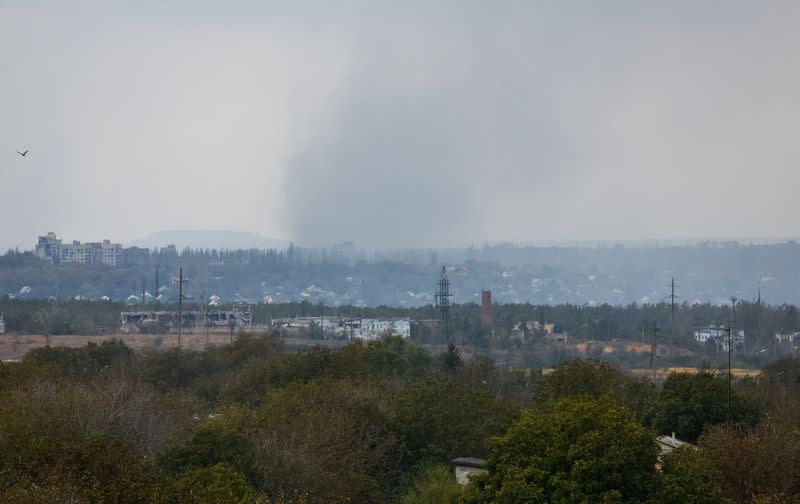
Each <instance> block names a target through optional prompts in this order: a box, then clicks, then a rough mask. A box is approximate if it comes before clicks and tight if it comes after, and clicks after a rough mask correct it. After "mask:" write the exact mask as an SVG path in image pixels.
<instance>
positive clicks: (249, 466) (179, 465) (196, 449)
mask: <svg viewBox="0 0 800 504" xmlns="http://www.w3.org/2000/svg"><path fill="white" fill-rule="evenodd" d="M214 423H219V422H214ZM222 463H225V464H228V466H230V467H232V468H234V469H235V470H236V471H237V472H238V473H240V474H242V475H244V476H245V477H246V478H247V480H248V481H249V482H250V484H252V485H254V486H258V485H260V484H261V482H262V481H261V475H260V473H259V472H258V470H257V468H256V465H255V451H254V450H253V447H252V446H251V445H250V443H249V442H248V441H247V439H246V438H245V437H244V436H242V435H241V434H238V433H236V432H230V431H228V430H224V429H223V428H222V426H219V427H218V426H214V425H212V426H208V427H205V428H202V429H201V430H199V431H198V432H196V433H195V434H194V436H192V438H191V439H190V440H189V441H188V442H187V443H186V444H184V445H181V446H177V447H174V448H172V449H170V450H168V451H167V452H165V453H164V454H163V455H162V456H161V459H160V461H159V465H160V466H161V467H162V468H164V469H165V470H166V471H167V472H168V473H171V474H173V475H174V474H179V473H182V472H185V471H188V470H193V469H199V468H203V467H211V466H215V465H217V464H222Z"/></svg>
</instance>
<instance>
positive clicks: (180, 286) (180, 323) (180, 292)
mask: <svg viewBox="0 0 800 504" xmlns="http://www.w3.org/2000/svg"><path fill="white" fill-rule="evenodd" d="M179 271H180V273H179V276H178V349H180V348H181V330H182V329H183V266H181V267H180V270H179Z"/></svg>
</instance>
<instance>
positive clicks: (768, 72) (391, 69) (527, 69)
mask: <svg viewBox="0 0 800 504" xmlns="http://www.w3.org/2000/svg"><path fill="white" fill-rule="evenodd" d="M798 22H800V6H798V5H796V4H794V3H790V2H769V7H766V8H765V6H764V5H763V4H762V3H754V2H744V1H726V2H704V3H702V4H698V3H697V2H670V3H665V4H663V5H660V6H655V5H652V4H649V3H647V4H645V3H641V2H623V1H611V2H603V3H602V5H600V4H597V3H596V2H571V3H569V5H568V4H566V3H564V2H535V3H528V2H515V1H503V2H491V3H486V2H478V1H458V2H456V1H440V2H436V3H435V4H434V5H431V3H430V2H422V1H416V0H414V1H409V2H402V3H400V2H394V3H389V2H367V1H357V0H354V1H348V2H338V3H337V7H336V8H333V7H332V6H331V5H329V4H328V3H326V2H313V1H307V2H277V1H275V2H247V1H242V2H232V3H226V4H225V5H224V6H221V5H217V4H216V3H214V2H191V3H188V2H172V3H169V4H165V3H163V2H152V1H146V2H137V3H135V4H132V3H129V2H110V3H109V2H79V3H77V4H75V5H72V4H71V5H70V6H69V7H67V6H66V5H64V4H63V3H62V2H55V1H47V0H44V1H38V2H27V1H25V2H22V1H8V0H7V1H4V2H2V3H0V65H2V67H3V68H6V69H13V71H6V72H4V76H3V79H2V80H1V81H0V110H2V111H3V113H2V114H0V138H3V142H2V145H3V152H2V154H1V155H0V170H2V190H3V197H2V198H0V215H2V216H3V217H2V221H3V226H2V233H0V248H4V249H5V248H8V247H22V248H29V247H30V242H31V237H32V236H33V235H34V234H36V233H40V234H41V233H45V232H47V231H56V232H58V233H59V235H62V236H75V237H89V236H96V237H107V238H110V239H112V240H115V241H121V242H124V243H130V242H133V241H135V240H137V239H141V238H144V237H146V236H147V235H149V234H150V233H152V232H155V231H158V230H163V229H229V230H242V231H250V232H255V233H258V234H260V235H263V236H268V237H271V238H275V239H279V240H283V241H291V240H294V241H295V242H297V243H299V244H302V245H304V246H319V245H332V244H335V243H339V242H343V241H352V242H354V243H356V245H357V246H362V247H377V248H383V247H386V248H390V247H432V246H465V245H469V244H477V245H480V244H483V243H486V242H499V241H515V242H522V243H532V242H536V241H537V240H552V241H581V240H586V241H596V240H609V241H613V240H641V239H645V240H646V239H703V238H708V237H711V238H717V237H728V238H744V237H749V238H755V239H764V238H790V237H793V236H797V234H798V233H797V228H796V225H795V223H794V220H795V219H794V216H795V215H797V213H798V211H800V200H798V198H796V197H794V191H795V187H796V186H797V185H798V182H800V180H798V179H799V178H800V174H799V173H800V172H798V170H796V169H795V167H796V166H797V165H798V161H800V150H799V149H798V143H797V142H796V141H795V139H794V136H793V133H794V131H795V130H796V129H797V128H796V122H797V117H798V110H797V109H798V103H799V102H798V100H797V99H796V95H797V92H798V91H797V90H798V89H800V75H799V74H798V70H797V68H796V66H795V65H791V64H787V62H790V61H792V60H793V59H794V55H795V54H797V52H798V49H800V39H799V37H800V35H798V32H797V30H796V26H797V25H798ZM28 148H29V149H30V153H29V154H28V155H27V156H26V157H24V158H23V157H20V156H18V155H17V154H16V153H15V150H17V149H19V150H21V151H24V150H25V149H28ZM12 217H13V218H12Z"/></svg>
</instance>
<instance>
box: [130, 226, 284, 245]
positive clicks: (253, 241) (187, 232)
mask: <svg viewBox="0 0 800 504" xmlns="http://www.w3.org/2000/svg"><path fill="white" fill-rule="evenodd" d="M130 244H131V245H136V246H139V247H147V248H153V247H163V246H166V245H175V246H176V247H177V248H178V250H182V249H184V248H186V247H189V248H193V249H228V250H234V249H252V248H255V249H270V248H278V249H283V248H286V247H288V246H289V241H288V240H281V239H277V238H268V237H265V236H261V235H258V234H256V233H250V232H247V231H226V230H218V229H176V230H168V231H158V232H156V233H152V234H151V235H149V236H147V237H146V238H144V239H141V240H134V241H132V242H130Z"/></svg>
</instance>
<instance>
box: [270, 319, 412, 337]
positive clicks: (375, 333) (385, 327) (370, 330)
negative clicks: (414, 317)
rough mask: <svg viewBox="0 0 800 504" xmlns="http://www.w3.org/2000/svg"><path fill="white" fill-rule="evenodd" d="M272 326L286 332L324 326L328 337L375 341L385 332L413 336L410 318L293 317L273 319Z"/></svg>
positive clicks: (324, 334) (324, 332)
mask: <svg viewBox="0 0 800 504" xmlns="http://www.w3.org/2000/svg"><path fill="white" fill-rule="evenodd" d="M272 327H274V328H276V329H278V330H280V331H281V332H282V333H284V332H287V333H288V332H292V331H297V332H309V331H311V330H312V329H314V328H322V334H323V336H324V337H327V338H336V339H359V340H364V341H374V340H377V339H380V338H381V337H382V336H383V335H385V334H393V335H396V336H400V337H403V338H408V337H410V336H411V321H409V320H408V319H398V320H383V319H369V318H345V317H293V318H282V319H273V320H272Z"/></svg>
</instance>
